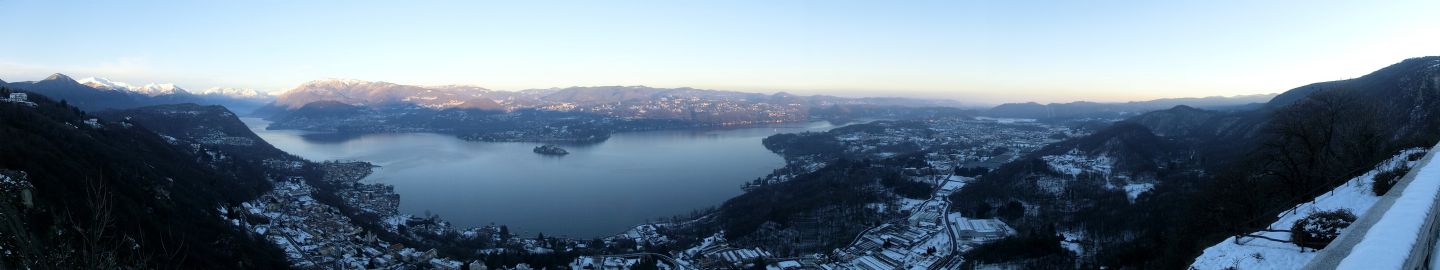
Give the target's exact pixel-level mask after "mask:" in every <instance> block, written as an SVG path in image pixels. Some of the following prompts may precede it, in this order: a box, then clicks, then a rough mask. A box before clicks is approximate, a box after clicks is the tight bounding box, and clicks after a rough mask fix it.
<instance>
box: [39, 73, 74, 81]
mask: <svg viewBox="0 0 1440 270" xmlns="http://www.w3.org/2000/svg"><path fill="white" fill-rule="evenodd" d="M45 80H46V81H72V82H73V81H75V79H71V78H70V76H66V75H65V74H60V73H55V74H50V77H45Z"/></svg>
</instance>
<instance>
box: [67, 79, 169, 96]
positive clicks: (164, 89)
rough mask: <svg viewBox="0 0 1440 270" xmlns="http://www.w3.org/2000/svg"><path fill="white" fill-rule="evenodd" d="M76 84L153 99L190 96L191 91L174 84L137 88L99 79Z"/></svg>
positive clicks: (123, 83)
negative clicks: (180, 95)
mask: <svg viewBox="0 0 1440 270" xmlns="http://www.w3.org/2000/svg"><path fill="white" fill-rule="evenodd" d="M76 82H79V83H80V84H83V85H85V86H89V87H91V88H95V89H100V90H110V91H127V92H131V93H137V94H142V95H146V96H152V97H154V96H163V95H174V94H190V92H189V91H186V90H185V89H184V88H180V87H179V86H175V84H173V83H149V84H145V85H142V86H136V85H134V84H130V83H126V82H117V81H114V80H110V79H106V78H97V77H90V78H84V79H80V80H77V81H76Z"/></svg>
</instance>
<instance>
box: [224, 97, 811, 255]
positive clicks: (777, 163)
mask: <svg viewBox="0 0 1440 270" xmlns="http://www.w3.org/2000/svg"><path fill="white" fill-rule="evenodd" d="M243 120H244V121H245V123H246V124H247V125H249V126H250V128H251V130H253V131H255V133H256V134H259V135H260V137H262V138H264V139H265V140H266V141H268V142H270V143H271V144H274V145H275V147H277V148H280V149H281V150H285V151H286V152H290V153H291V154H295V155H299V156H301V157H304V158H306V159H310V160H314V161H321V160H357V161H367V162H371V163H374V164H375V165H379V166H381V167H380V168H377V169H376V171H375V173H374V174H372V175H371V176H370V177H368V178H366V179H365V180H364V181H367V182H371V183H385V184H390V185H393V186H395V192H396V193H398V194H400V200H401V202H400V211H401V212H403V213H408V214H414V215H417V216H420V215H423V214H424V213H426V212H427V211H428V212H429V213H433V214H437V215H440V216H441V217H443V218H445V219H446V220H449V221H451V222H454V223H455V225H458V226H460V227H470V226H480V225H488V224H491V223H494V224H496V225H508V226H509V227H510V230H511V231H512V232H515V233H518V234H520V235H524V236H532V235H534V234H535V233H545V234H546V235H557V236H572V237H583V238H589V237H603V236H609V235H613V234H616V233H620V232H623V231H624V230H626V229H629V228H630V227H631V226H634V225H638V224H641V223H643V222H645V221H646V220H657V219H658V218H660V217H668V216H672V215H676V214H687V213H689V212H690V211H691V210H693V209H702V208H706V207H710V206H714V205H718V204H720V203H722V202H724V201H725V200H726V199H729V198H731V197H734V196H736V195H739V194H740V193H741V190H740V187H741V185H742V184H744V183H745V182H747V181H750V180H754V179H755V178H757V177H761V176H764V175H766V174H768V173H770V172H771V171H772V170H774V169H777V168H780V167H782V166H784V160H783V159H781V157H780V156H779V155H776V154H774V153H771V152H770V151H769V150H766V149H765V147H764V146H762V145H761V143H760V141H761V140H762V139H764V138H765V137H767V136H769V135H772V134H777V133H794V132H803V131H824V130H828V129H830V128H833V127H836V126H834V125H831V124H829V123H828V122H810V123H803V124H787V125H776V126H769V127H754V128H738V129H703V130H665V131H647V132H628V133H618V134H615V135H613V136H611V137H610V139H609V140H606V141H605V142H602V143H598V144H593V145H584V146H564V147H565V148H566V149H567V150H569V151H570V154H569V155H566V156H559V157H556V156H544V155H539V154H535V153H533V152H531V149H532V148H534V147H535V146H537V145H540V144H538V143H491V142H467V141H463V140H459V139H457V138H455V137H454V136H450V135H444V134H431V133H409V134H370V135H361V136H356V137H352V138H339V139H335V138H329V139H326V138H323V137H324V136H321V137H320V138H317V137H316V136H313V134H314V133H307V132H303V131H292V130H265V126H267V125H269V122H268V121H265V120H261V119H258V118H243ZM306 134H311V136H304V135H306Z"/></svg>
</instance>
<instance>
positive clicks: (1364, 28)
mask: <svg viewBox="0 0 1440 270" xmlns="http://www.w3.org/2000/svg"><path fill="white" fill-rule="evenodd" d="M342 3H344V2H305V3H286V2H263V3H254V2H246V3H238V2H233V3H215V2H207V3H181V4H165V3H155V2H139V3H135V2H123V3H121V2H113V3H112V2H101V3H53V2H28V1H22V2H5V3H0V15H3V16H4V17H6V18H8V19H9V20H8V21H7V23H6V24H4V25H0V31H4V32H5V33H7V34H8V35H9V36H11V37H17V38H15V40H14V41H12V42H5V43H0V50H3V51H7V52H15V53H13V54H9V55H3V56H0V79H4V80H6V81H26V80H38V79H39V78H43V77H45V76H48V75H49V74H51V73H65V74H68V75H71V76H72V77H75V78H83V77H104V78H109V79H113V80H117V81H124V82H129V83H135V84H145V83H151V82H155V83H166V82H170V83H176V84H177V85H180V86H182V87H185V88H187V89H191V90H200V89H206V88H211V87H238V88H250V89H256V90H260V91H263V92H274V91H284V90H288V89H291V88H293V87H295V86H297V85H299V84H301V83H303V82H305V81H310V80H316V79H323V78H354V79H360V80H369V81H386V82H393V83H398V84H408V85H447V84H463V85H476V86H481V87H486V88H490V89H495V90H510V91H514V90H522V89H543V88H554V87H568V86H603V85H646V86H651V87H661V88H677V87H693V88H700V89H716V90H733V91H742V92H760V93H774V92H789V93H794V94H802V95H817V94H819V95H834V96H846V97H860V96H866V97H872V96H873V97H881V96H884V97H913V98H930V99H950V100H956V101H960V102H962V103H965V104H973V105H993V104H999V103H1005V102H1031V101H1033V102H1040V103H1050V102H1070V101H1096V102H1125V101H1139V100H1151V99H1158V98H1183V97H1208V96H1236V95H1253V94H1271V93H1279V92H1282V91H1285V90H1288V89H1291V88H1294V87H1298V86H1302V85H1305V84H1309V83H1313V82H1321V81H1331V80H1340V79H1348V78H1353V77H1358V76H1361V75H1364V74H1365V73H1368V72H1369V71H1372V70H1375V69H1378V68H1380V67H1384V66H1386V65H1389V64H1393V63H1395V62H1398V61H1400V60H1403V59H1406V58H1412V57H1420V56H1426V55H1440V50H1437V49H1434V48H1440V37H1436V36H1434V35H1427V34H1426V33H1428V32H1429V29H1427V28H1428V27H1429V26H1433V25H1434V23H1432V22H1430V21H1429V20H1430V19H1428V18H1429V17H1428V16H1426V14H1425V12H1426V11H1427V10H1434V9H1435V8H1437V7H1440V2H1427V1H1407V2H1384V3H1343V2H1333V3H1312V2H1293V3H1245V2H1238V3H1192V4H1181V3H1125V4H1120V3H1098V4H1097V3H1065V2H1058V3H975V2H964V3H956V2H925V3H905V4H904V5H881V4H874V3H863V2H790V3H769V2H716V3H650V2H622V3H590V2H564V3H554V2H551V3H472V2H442V3H435V4H429V5H414V4H411V3H369V4H371V5H364V6H361V5H345V4H348V3H345V4H342ZM1337 15H1344V16H1337Z"/></svg>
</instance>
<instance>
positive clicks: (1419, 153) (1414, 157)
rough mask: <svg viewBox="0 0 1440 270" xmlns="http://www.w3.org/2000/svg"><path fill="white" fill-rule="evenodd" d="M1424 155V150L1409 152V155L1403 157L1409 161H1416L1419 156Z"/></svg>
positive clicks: (1422, 156)
mask: <svg viewBox="0 0 1440 270" xmlns="http://www.w3.org/2000/svg"><path fill="white" fill-rule="evenodd" d="M1424 157H1425V152H1424V151H1421V152H1416V153H1411V154H1410V156H1407V157H1405V159H1407V160H1410V161H1418V160H1420V158H1424Z"/></svg>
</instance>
